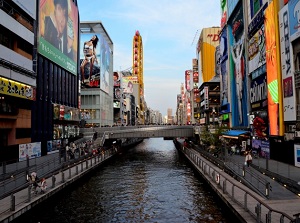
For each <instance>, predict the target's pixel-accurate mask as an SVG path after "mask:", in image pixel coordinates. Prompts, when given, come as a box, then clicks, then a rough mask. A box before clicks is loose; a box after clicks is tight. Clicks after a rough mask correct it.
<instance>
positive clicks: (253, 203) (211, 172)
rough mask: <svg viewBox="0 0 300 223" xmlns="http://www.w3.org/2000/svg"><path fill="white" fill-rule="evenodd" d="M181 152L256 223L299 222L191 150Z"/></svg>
mask: <svg viewBox="0 0 300 223" xmlns="http://www.w3.org/2000/svg"><path fill="white" fill-rule="evenodd" d="M181 151H182V152H183V153H184V154H185V155H186V156H187V158H188V159H189V160H190V161H191V162H192V163H193V165H194V166H195V167H196V168H197V170H198V171H199V172H200V173H201V174H202V175H203V176H205V178H209V179H210V180H209V182H210V183H211V184H213V185H214V186H215V187H216V188H218V191H219V192H220V195H222V196H228V197H230V199H231V200H232V201H233V202H235V203H237V204H239V205H240V206H241V207H242V208H243V209H244V210H245V212H248V213H249V214H250V215H251V216H252V217H253V218H254V219H255V220H256V222H266V223H269V222H280V223H283V222H291V223H295V222H297V220H298V219H297V216H295V217H296V218H295V219H294V218H293V217H291V216H289V215H287V214H286V213H284V212H281V211H279V210H275V209H273V208H272V207H270V206H269V205H268V204H267V203H266V202H265V201H263V199H262V198H261V197H259V196H257V195H256V194H255V193H253V192H251V191H248V190H246V188H244V187H243V185H241V184H239V182H238V181H235V180H231V179H230V178H229V176H228V175H227V174H226V173H224V172H223V171H222V170H221V169H219V168H217V167H215V166H214V165H213V164H211V163H210V162H208V161H206V160H205V159H203V158H201V156H200V154H199V153H197V152H196V151H194V150H191V149H183V150H181ZM241 195H242V196H241ZM264 216H265V217H264ZM297 223H298V222H297Z"/></svg>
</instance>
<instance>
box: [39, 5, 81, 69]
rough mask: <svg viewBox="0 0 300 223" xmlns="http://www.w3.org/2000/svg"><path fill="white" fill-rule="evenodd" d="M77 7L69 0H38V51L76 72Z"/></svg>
mask: <svg viewBox="0 0 300 223" xmlns="http://www.w3.org/2000/svg"><path fill="white" fill-rule="evenodd" d="M77 33H78V9H77V7H76V5H75V4H74V3H73V1H71V0H40V5H39V35H38V52H39V53H40V54H42V55H43V56H45V57H47V58H48V59H50V60H51V61H53V62H54V63H56V64H58V65H59V66H61V67H63V68H64V69H66V70H67V71H69V72H71V73H73V74H75V75H76V73H77V43H78V35H77Z"/></svg>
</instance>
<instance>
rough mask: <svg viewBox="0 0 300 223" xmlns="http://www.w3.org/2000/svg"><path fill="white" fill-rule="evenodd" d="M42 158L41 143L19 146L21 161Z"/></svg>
mask: <svg viewBox="0 0 300 223" xmlns="http://www.w3.org/2000/svg"><path fill="white" fill-rule="evenodd" d="M27 157H28V158H29V159H32V158H36V157H41V142H33V143H27V144H19V161H24V160H26V159H27Z"/></svg>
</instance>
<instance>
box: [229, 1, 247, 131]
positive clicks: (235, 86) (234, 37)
mask: <svg viewBox="0 0 300 223" xmlns="http://www.w3.org/2000/svg"><path fill="white" fill-rule="evenodd" d="M237 8H238V10H236V11H235V14H234V15H233V16H232V19H231V20H230V21H228V24H229V26H228V34H229V43H230V45H229V50H228V51H229V65H230V70H229V72H230V76H229V78H230V79H229V83H230V85H231V89H230V90H231V92H232V93H231V112H232V126H233V127H235V126H248V116H247V113H248V108H247V102H248V78H247V76H246V70H247V69H246V62H245V61H246V60H245V45H244V43H245V35H244V20H243V7H242V4H241V3H239V6H238V7H237Z"/></svg>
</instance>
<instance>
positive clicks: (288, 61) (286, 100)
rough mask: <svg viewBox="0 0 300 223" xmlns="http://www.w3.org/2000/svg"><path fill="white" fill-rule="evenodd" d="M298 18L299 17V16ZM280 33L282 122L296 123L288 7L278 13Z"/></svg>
mask: <svg viewBox="0 0 300 223" xmlns="http://www.w3.org/2000/svg"><path fill="white" fill-rule="evenodd" d="M299 16H300V15H299ZM278 17H279V18H278V19H279V31H280V55H281V57H280V58H281V73H282V86H283V92H284V94H283V107H284V110H283V116H284V121H296V95H295V84H294V83H295V76H294V66H293V64H294V63H293V53H292V52H293V49H292V44H291V40H290V32H289V28H290V23H289V12H288V6H287V5H285V6H284V7H283V8H282V9H281V10H280V12H279V13H278Z"/></svg>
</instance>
